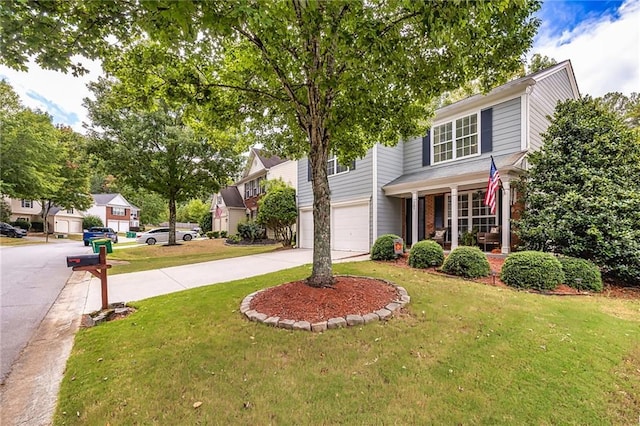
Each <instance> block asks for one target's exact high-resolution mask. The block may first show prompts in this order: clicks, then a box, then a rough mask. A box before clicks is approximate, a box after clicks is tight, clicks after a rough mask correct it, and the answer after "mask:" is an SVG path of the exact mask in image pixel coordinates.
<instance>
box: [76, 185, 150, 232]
mask: <svg viewBox="0 0 640 426" xmlns="http://www.w3.org/2000/svg"><path fill="white" fill-rule="evenodd" d="M91 196H92V197H93V201H94V202H93V206H91V207H90V208H89V209H88V210H87V211H86V214H87V215H94V216H98V217H99V218H100V219H102V223H104V225H105V226H106V227H109V228H113V229H114V230H115V231H116V232H127V231H129V230H130V229H131V228H132V227H133V228H135V227H137V226H139V224H140V222H139V214H140V209H138V208H137V207H135V206H133V205H132V204H131V203H129V202H128V201H127V200H126V199H125V198H124V197H123V196H122V195H121V194H91Z"/></svg>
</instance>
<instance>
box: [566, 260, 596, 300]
mask: <svg viewBox="0 0 640 426" xmlns="http://www.w3.org/2000/svg"><path fill="white" fill-rule="evenodd" d="M558 260H559V261H560V264H561V265H562V272H564V283H565V284H566V285H568V286H569V287H573V288H577V289H578V290H589V291H602V276H601V275H600V269H598V267H597V266H596V264H595V263H593V262H590V261H588V260H585V259H578V258H577V257H569V256H560V257H559V258H558Z"/></svg>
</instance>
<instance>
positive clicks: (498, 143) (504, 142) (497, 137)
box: [493, 96, 522, 154]
mask: <svg viewBox="0 0 640 426" xmlns="http://www.w3.org/2000/svg"><path fill="white" fill-rule="evenodd" d="M521 109H522V107H521V102H520V96H518V97H517V98H515V99H511V100H509V101H506V102H502V103H500V104H498V105H495V106H493V152H494V153H496V154H506V153H509V152H517V151H520V139H521V131H522V126H521V122H520V121H521Z"/></svg>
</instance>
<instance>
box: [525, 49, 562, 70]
mask: <svg viewBox="0 0 640 426" xmlns="http://www.w3.org/2000/svg"><path fill="white" fill-rule="evenodd" d="M557 63H558V61H556V60H555V59H553V58H550V57H548V56H547V55H541V54H540V53H535V54H534V55H533V56H532V57H531V60H530V61H529V66H528V67H527V72H528V73H529V74H533V73H534V72H538V71H542V70H543V69H545V68H549V67H551V66H553V65H555V64H557Z"/></svg>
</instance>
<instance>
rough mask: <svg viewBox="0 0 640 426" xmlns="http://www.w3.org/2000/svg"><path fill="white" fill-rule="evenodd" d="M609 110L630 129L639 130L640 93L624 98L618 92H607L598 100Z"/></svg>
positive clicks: (624, 96)
mask: <svg viewBox="0 0 640 426" xmlns="http://www.w3.org/2000/svg"><path fill="white" fill-rule="evenodd" d="M598 100H599V101H600V102H602V104H603V105H604V106H605V107H607V108H608V109H609V110H611V111H612V112H614V113H615V114H617V115H618V116H620V118H622V120H623V121H624V122H625V123H626V124H627V126H629V127H630V128H632V129H638V128H640V93H637V92H633V93H631V94H630V95H629V96H626V95H624V94H622V93H620V92H609V93H607V94H605V95H604V96H602V97H601V98H598Z"/></svg>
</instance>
